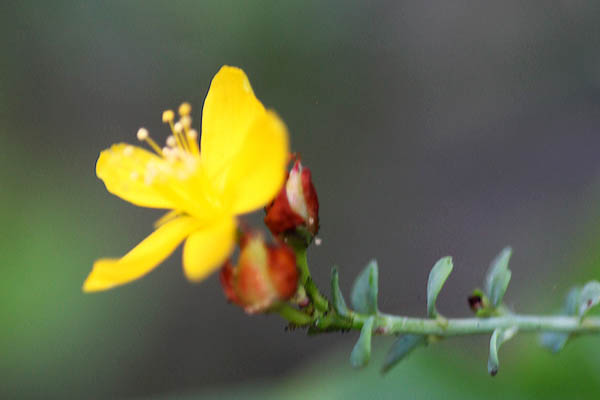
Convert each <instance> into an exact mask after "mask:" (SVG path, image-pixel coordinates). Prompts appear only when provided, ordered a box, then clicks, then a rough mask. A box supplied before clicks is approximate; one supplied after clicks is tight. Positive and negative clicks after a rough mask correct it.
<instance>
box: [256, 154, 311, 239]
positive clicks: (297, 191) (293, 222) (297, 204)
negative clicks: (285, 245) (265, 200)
mask: <svg viewBox="0 0 600 400" xmlns="http://www.w3.org/2000/svg"><path fill="white" fill-rule="evenodd" d="M266 212H267V215H266V216H265V224H266V225H267V226H268V227H269V229H270V230H271V232H272V233H273V235H275V236H279V235H281V234H282V233H284V232H288V231H294V230H295V229H296V228H298V227H304V228H305V229H306V230H308V232H310V234H311V235H312V236H315V235H316V234H317V232H318V231H319V200H318V198H317V192H316V190H315V187H314V185H313V183H312V178H311V174H310V170H309V169H308V168H305V167H303V166H302V164H301V163H300V161H296V162H295V163H294V166H293V167H292V170H291V171H290V173H289V175H288V178H287V180H286V182H285V185H284V186H283V188H281V191H280V192H279V194H278V195H277V197H275V200H273V201H272V202H271V204H269V205H268V206H267V207H266Z"/></svg>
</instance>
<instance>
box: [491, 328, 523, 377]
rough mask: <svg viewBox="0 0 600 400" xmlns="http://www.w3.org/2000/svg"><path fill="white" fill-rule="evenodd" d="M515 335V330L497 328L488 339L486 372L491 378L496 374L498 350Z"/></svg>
mask: <svg viewBox="0 0 600 400" xmlns="http://www.w3.org/2000/svg"><path fill="white" fill-rule="evenodd" d="M516 333H517V328H516V327H512V328H507V329H501V328H498V329H496V330H494V333H492V338H491V339H490V357H489V358H488V372H489V374H490V375H491V376H495V375H496V374H497V373H498V350H499V349H500V346H502V343H504V342H506V341H507V340H509V339H510V338H512V337H513V336H514V335H515V334H516Z"/></svg>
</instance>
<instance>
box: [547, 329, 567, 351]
mask: <svg viewBox="0 0 600 400" xmlns="http://www.w3.org/2000/svg"><path fill="white" fill-rule="evenodd" d="M569 336H570V335H569V334H568V333H565V332H542V334H541V335H540V344H541V345H542V346H543V347H545V348H547V349H548V350H550V351H551V352H553V353H558V352H559V351H561V350H562V349H563V347H565V344H567V341H568V340H569Z"/></svg>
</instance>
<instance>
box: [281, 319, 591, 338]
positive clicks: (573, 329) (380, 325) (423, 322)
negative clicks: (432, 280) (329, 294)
mask: <svg viewBox="0 0 600 400" xmlns="http://www.w3.org/2000/svg"><path fill="white" fill-rule="evenodd" d="M305 315H306V314H305ZM368 317H369V316H368V315H362V314H356V313H353V314H352V318H343V317H340V316H339V315H336V314H335V313H332V314H329V315H326V316H324V317H322V318H316V317H313V318H311V321H310V323H308V324H306V326H310V327H311V329H312V333H317V332H318V331H322V332H329V331H332V330H349V329H352V330H360V329H361V327H362V325H363V323H364V322H365V321H366V320H367V318H368ZM284 318H285V316H284ZM511 327H516V328H517V329H518V330H519V331H521V332H542V331H548V332H567V333H579V334H584V333H586V334H592V333H595V334H598V333H600V318H597V317H590V318H585V319H584V320H583V321H580V320H579V318H578V317H565V316H539V315H518V314H511V315H506V316H502V317H493V318H451V319H428V318H412V317H402V316H396V315H389V314H379V315H377V316H375V323H374V324H373V330H374V331H375V332H377V333H379V334H382V335H399V334H404V333H411V334H418V335H435V336H459V335H477V334H483V333H492V332H493V331H494V330H495V329H498V328H511Z"/></svg>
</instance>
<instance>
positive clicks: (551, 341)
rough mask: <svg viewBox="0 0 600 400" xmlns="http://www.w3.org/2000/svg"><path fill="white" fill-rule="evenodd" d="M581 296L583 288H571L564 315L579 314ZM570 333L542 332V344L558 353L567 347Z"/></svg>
mask: <svg viewBox="0 0 600 400" xmlns="http://www.w3.org/2000/svg"><path fill="white" fill-rule="evenodd" d="M580 297H581V288H580V287H578V286H576V287H573V288H571V290H569V293H568V294H567V297H566V299H565V304H564V306H563V310H562V313H561V314H562V315H568V316H574V315H577V314H578V308H579V299H580ZM570 337H571V335H570V334H568V333H566V332H542V334H541V335H540V344H541V345H542V346H543V347H546V348H547V349H549V350H550V351H552V352H553V353H558V352H559V351H561V350H562V349H563V347H565V345H566V344H567V342H568V340H569V338H570Z"/></svg>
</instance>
